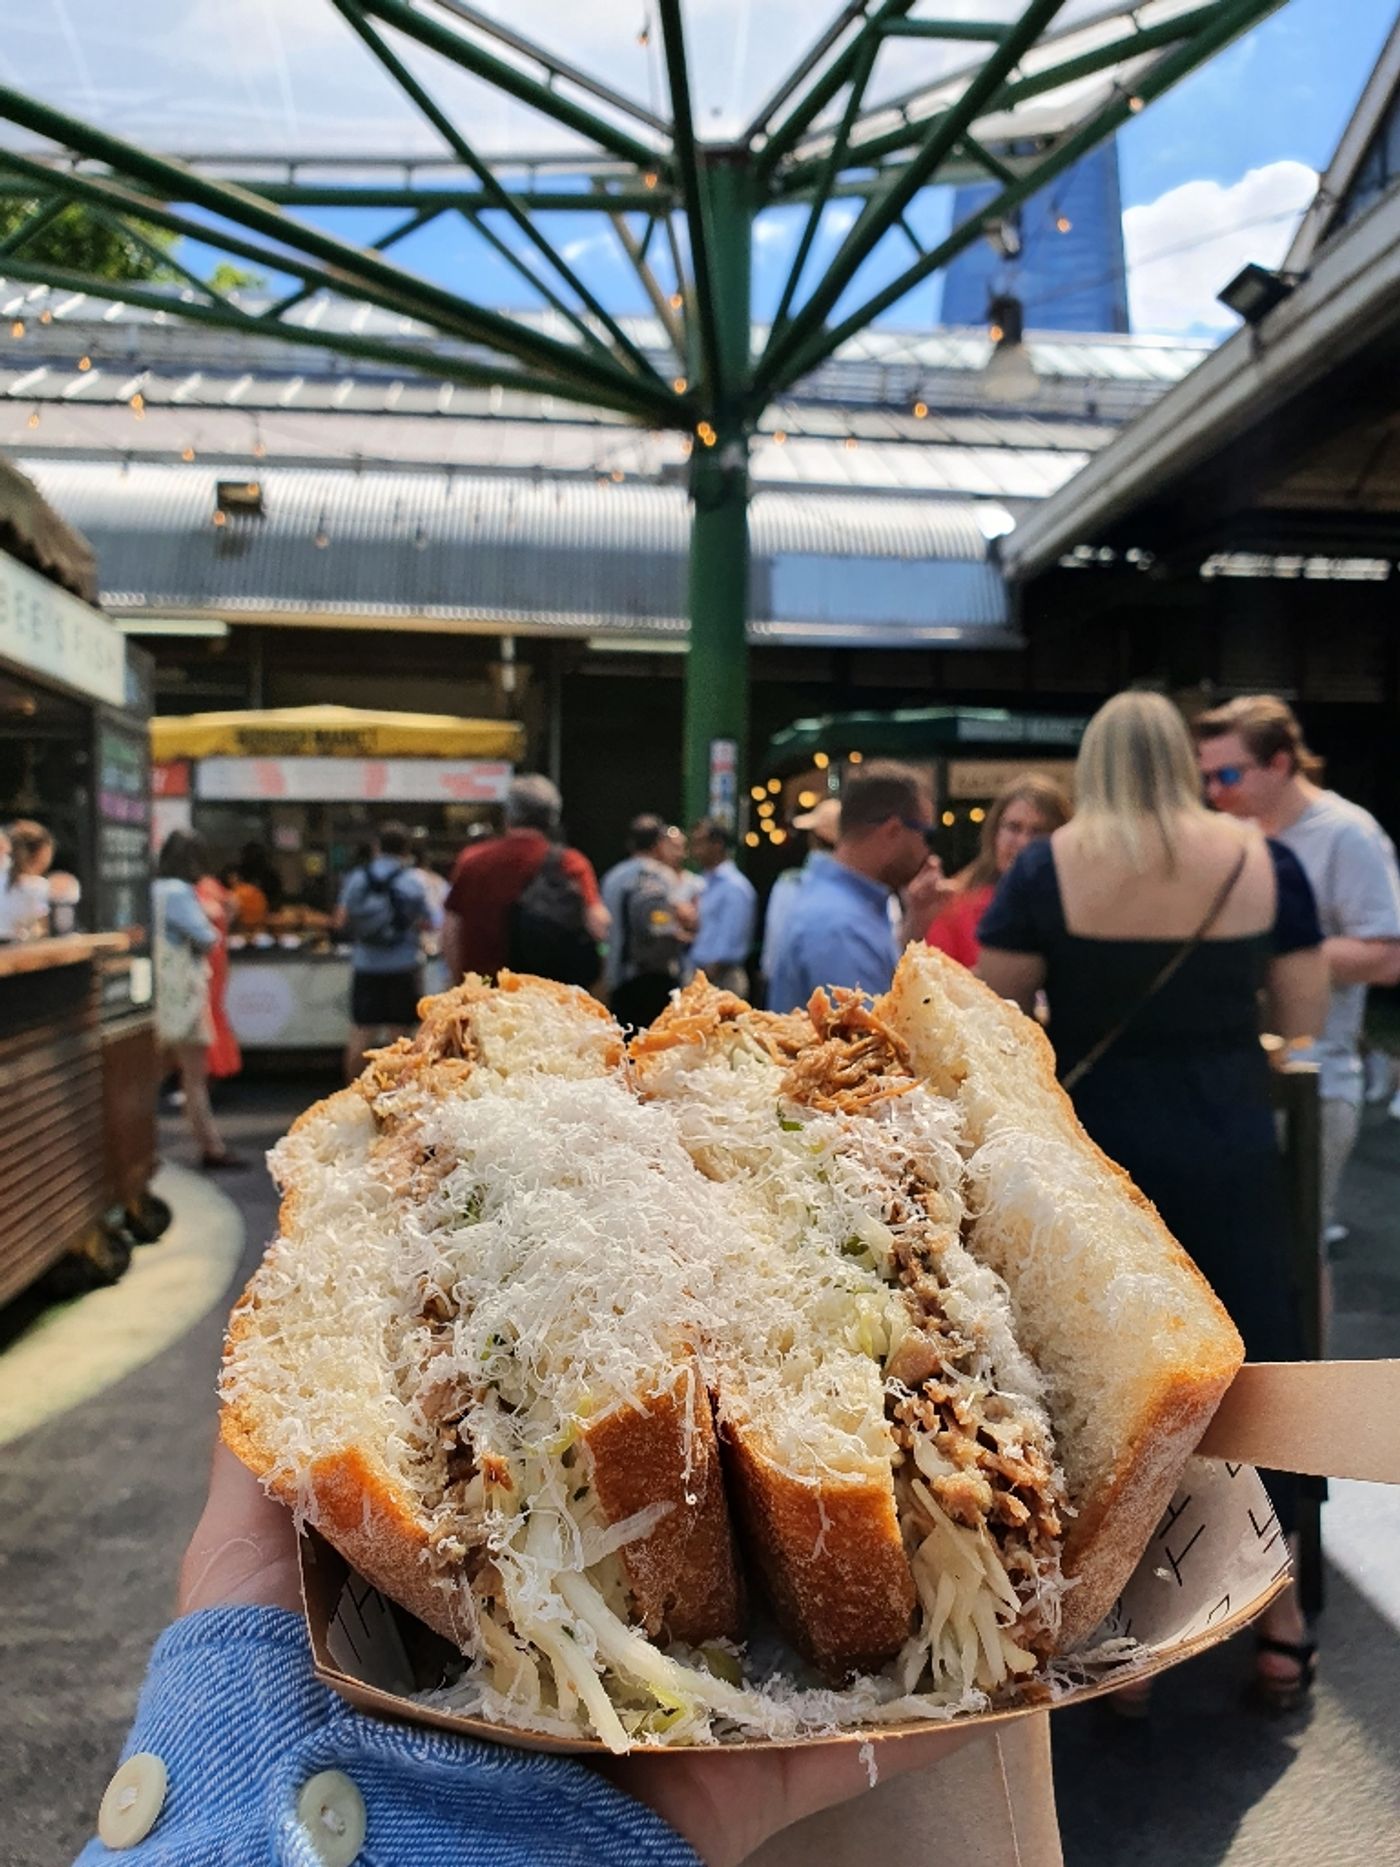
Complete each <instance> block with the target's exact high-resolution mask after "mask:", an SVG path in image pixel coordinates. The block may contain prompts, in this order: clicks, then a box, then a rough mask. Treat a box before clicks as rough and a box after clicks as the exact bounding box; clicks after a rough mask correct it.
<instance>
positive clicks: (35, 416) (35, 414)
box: [24, 408, 39, 428]
mask: <svg viewBox="0 0 1400 1867" xmlns="http://www.w3.org/2000/svg"><path fill="white" fill-rule="evenodd" d="M24 425H25V427H26V428H37V427H38V426H39V411H38V409H37V408H32V409H30V411H29V420H28V421H27V422H26V423H25V424H24Z"/></svg>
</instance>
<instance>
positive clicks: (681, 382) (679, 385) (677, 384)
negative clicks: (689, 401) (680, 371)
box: [671, 376, 690, 395]
mask: <svg viewBox="0 0 1400 1867" xmlns="http://www.w3.org/2000/svg"><path fill="white" fill-rule="evenodd" d="M671 387H672V388H673V389H674V390H675V392H676V394H677V395H684V394H685V392H686V390H687V389H688V388H689V387H690V384H689V383H688V382H687V381H686V379H685V377H684V376H677V377H676V379H675V381H674V382H673V383H672V384H671Z"/></svg>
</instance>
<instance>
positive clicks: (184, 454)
mask: <svg viewBox="0 0 1400 1867" xmlns="http://www.w3.org/2000/svg"><path fill="white" fill-rule="evenodd" d="M180 458H181V460H193V459H194V449H193V448H192V447H182V448H181V449H180Z"/></svg>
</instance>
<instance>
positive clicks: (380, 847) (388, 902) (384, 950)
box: [339, 823, 432, 1082]
mask: <svg viewBox="0 0 1400 1867" xmlns="http://www.w3.org/2000/svg"><path fill="white" fill-rule="evenodd" d="M339 915H340V919H341V921H342V923H343V925H344V927H345V930H346V931H347V932H348V934H349V935H350V938H351V940H352V941H353V942H354V946H353V947H352V949H351V959H350V964H351V969H352V973H351V983H350V1022H351V1029H350V1036H349V1038H348V1040H347V1041H346V1045H345V1077H346V1081H347V1082H349V1081H352V1080H353V1079H354V1078H355V1077H356V1076H358V1075H359V1073H360V1071H361V1069H362V1068H363V1067H364V1060H365V1052H366V1051H367V1050H368V1049H370V1047H371V1046H372V1045H374V1044H376V1043H392V1042H393V1040H394V1039H395V1038H396V1037H407V1036H409V1035H410V1034H411V1033H412V1031H413V1030H414V1028H415V1026H416V1025H417V1023H418V999H419V996H420V995H421V993H422V990H423V953H422V944H421V939H420V936H421V933H422V930H423V928H425V927H426V926H428V924H429V922H430V920H431V918H432V916H431V912H430V910H429V907H428V897H427V895H426V893H425V892H424V889H423V884H422V883H421V882H420V881H419V880H418V878H417V876H415V875H414V873H413V844H412V842H411V840H410V838H409V834H408V831H407V830H406V829H405V828H404V827H403V825H402V824H399V823H386V824H385V825H384V827H383V829H382V830H381V831H380V832H379V837H378V840H377V842H376V844H375V853H374V855H373V856H372V857H371V858H370V860H369V861H368V862H367V863H365V864H364V866H363V867H362V868H358V869H352V870H351V872H350V874H349V875H347V876H346V878H345V886H344V887H343V888H342V889H341V891H340V910H339Z"/></svg>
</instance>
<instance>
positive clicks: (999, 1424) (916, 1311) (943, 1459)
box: [736, 990, 1065, 1656]
mask: <svg viewBox="0 0 1400 1867" xmlns="http://www.w3.org/2000/svg"><path fill="white" fill-rule="evenodd" d="M737 1002H738V1001H736V1003H737ZM749 1015H750V1017H751V1018H753V1019H754V1020H755V1023H757V1022H758V1020H759V1019H761V1018H763V1016H764V1014H753V1013H750V1014H749ZM802 1025H805V1026H806V1027H807V1036H806V1042H805V1043H803V1042H801V1040H800V1030H799V1028H798V1027H800V1026H802ZM755 1035H758V1036H759V1041H760V1042H761V1043H763V1044H764V1047H765V1048H766V1049H768V1050H769V1054H770V1055H773V1056H774V1057H775V1058H776V1057H779V1056H782V1057H784V1058H785V1059H786V1060H787V1061H788V1064H789V1067H788V1069H787V1072H786V1074H785V1076H784V1079H783V1084H782V1094H783V1096H784V1098H785V1099H786V1100H787V1101H788V1102H790V1103H793V1104H796V1105H799V1106H805V1107H808V1108H812V1109H815V1110H819V1111H822V1112H839V1113H842V1114H862V1115H873V1114H875V1113H876V1112H877V1111H878V1109H879V1108H880V1106H881V1105H882V1104H888V1103H890V1102H891V1101H893V1100H894V1099H895V1098H898V1097H901V1096H904V1095H907V1094H908V1093H910V1092H911V1091H913V1090H914V1089H916V1088H918V1087H919V1084H918V1082H917V1079H916V1078H915V1075H914V1071H913V1066H912V1062H911V1060H910V1056H909V1051H908V1049H907V1047H906V1045H905V1044H904V1043H903V1041H902V1040H901V1039H900V1037H899V1036H898V1035H897V1034H896V1033H895V1032H894V1031H892V1030H891V1029H890V1028H889V1026H888V1025H886V1024H885V1023H884V1022H883V1020H882V1019H881V1018H880V1017H879V1016H878V1015H877V1013H876V1012H875V1011H874V1010H873V1009H872V1008H871V1007H870V1006H869V1005H868V1004H867V1003H866V1002H865V1000H864V999H863V998H862V997H861V996H860V994H858V993H855V992H845V991H839V990H838V991H836V992H834V993H832V994H831V995H830V996H828V994H827V993H825V992H821V991H818V992H816V993H814V994H813V997H812V1000H811V1002H810V1004H809V1005H808V1008H807V1014H806V1017H805V1018H803V1017H801V1016H800V1014H799V1015H794V1016H792V1017H789V1018H786V1019H782V1020H775V1021H773V1023H772V1024H767V1025H766V1028H765V1029H764V1031H763V1034H762V1035H760V1034H759V1032H757V1031H756V1032H755ZM765 1038H766V1041H765ZM947 1216H948V1202H947V1199H946V1196H945V1194H944V1193H943V1192H942V1190H941V1189H939V1188H937V1187H934V1186H930V1185H927V1184H924V1183H921V1181H920V1179H919V1177H918V1175H917V1172H916V1171H914V1170H912V1169H911V1171H910V1172H909V1173H908V1175H907V1176H906V1178H905V1182H904V1184H903V1186H902V1187H899V1188H897V1189H894V1188H892V1189H891V1197H890V1200H889V1203H888V1206H887V1210H886V1213H885V1223H886V1224H887V1226H888V1227H889V1230H890V1233H891V1240H892V1242H891V1250H890V1260H891V1262H890V1264H889V1266H888V1267H887V1268H886V1275H887V1276H889V1275H890V1274H891V1273H893V1276H894V1278H897V1280H898V1282H899V1284H900V1285H901V1286H902V1288H903V1289H904V1291H905V1293H906V1302H907V1306H908V1314H909V1321H910V1325H911V1327H910V1332H909V1333H908V1334H906V1335H905V1336H903V1337H902V1338H901V1339H900V1340H899V1341H898V1342H897V1343H895V1344H894V1346H893V1348H892V1349H891V1352H890V1354H889V1356H888V1357H887V1359H886V1363H885V1376H886V1417H887V1419H888V1420H889V1423H890V1428H891V1431H892V1433H893V1436H894V1440H895V1444H896V1446H897V1448H898V1450H899V1455H900V1463H899V1465H898V1466H897V1467H896V1473H895V1487H896V1495H897V1496H898V1499H899V1507H900V1523H901V1527H902V1529H903V1532H904V1539H905V1545H906V1548H907V1549H908V1550H909V1552H910V1554H911V1557H915V1556H916V1555H917V1553H918V1551H919V1549H920V1548H921V1546H923V1545H924V1544H925V1542H926V1540H927V1539H929V1538H930V1537H931V1536H932V1535H933V1533H934V1532H935V1531H936V1529H937V1528H938V1527H939V1526H938V1522H937V1518H938V1514H939V1513H940V1512H941V1513H943V1514H945V1515H946V1516H947V1517H948V1518H950V1519H951V1520H952V1522H953V1523H955V1524H960V1525H963V1526H964V1527H965V1528H967V1529H970V1530H973V1531H975V1532H978V1533H985V1534H986V1535H987V1536H989V1537H990V1539H991V1541H992V1543H993V1544H994V1546H995V1548H996V1551H997V1554H998V1556H999V1557H1000V1560H1001V1564H1002V1566H1003V1567H1004V1569H1005V1571H1006V1574H1007V1576H1008V1577H1009V1579H1010V1581H1011V1584H1012V1586H1013V1588H1014V1589H1015V1592H1016V1596H1017V1599H1018V1601H1019V1603H1020V1605H1021V1612H1020V1615H1019V1617H1018V1620H1017V1623H1016V1625H1015V1627H1014V1629H1013V1630H1012V1631H1013V1632H1014V1634H1015V1635H1016V1636H1017V1637H1019V1638H1020V1639H1021V1640H1023V1641H1024V1642H1025V1643H1026V1645H1028V1646H1029V1647H1030V1648H1031V1649H1032V1651H1034V1652H1037V1653H1039V1654H1041V1655H1042V1656H1044V1655H1047V1654H1048V1653H1049V1652H1050V1651H1051V1650H1052V1648H1053V1645H1054V1638H1055V1633H1056V1629H1057V1623H1058V1611H1057V1610H1058V1599H1057V1594H1056V1593H1055V1592H1053V1591H1052V1592H1050V1593H1049V1594H1048V1595H1047V1591H1046V1589H1045V1588H1044V1583H1045V1581H1046V1580H1047V1579H1048V1578H1051V1577H1053V1576H1054V1575H1055V1574H1056V1573H1057V1571H1058V1566H1059V1547H1060V1542H1061V1538H1062V1534H1063V1524H1062V1514H1063V1511H1064V1508H1065V1505H1064V1493H1063V1481H1062V1480H1061V1478H1060V1476H1059V1474H1058V1473H1057V1471H1056V1468H1055V1457H1054V1450H1053V1446H1052V1444H1051V1441H1050V1435H1049V1432H1048V1428H1047V1423H1046V1422H1045V1419H1044V1416H1043V1414H1042V1413H1041V1411H1040V1409H1039V1408H1036V1407H1033V1406H1030V1405H1027V1404H1026V1403H1025V1402H1024V1401H1023V1400H1022V1399H1020V1398H1019V1397H1017V1396H1016V1395H1013V1394H1008V1393H1005V1392H1002V1391H998V1390H997V1389H995V1388H993V1387H991V1386H990V1385H989V1383H988V1380H987V1347H988V1345H987V1343H986V1342H985V1341H980V1340H978V1339H977V1334H976V1332H975V1327H974V1325H973V1324H972V1321H971V1319H968V1320H967V1321H965V1322H964V1321H959V1320H954V1315H955V1313H956V1312H957V1311H958V1310H959V1308H960V1307H961V1306H960V1305H959V1304H958V1301H957V1290H956V1281H955V1277H956V1271H957V1269H958V1268H959V1267H958V1266H957V1265H956V1264H955V1263H953V1262H951V1260H952V1257H953V1254H955V1253H956V1254H958V1255H959V1256H961V1257H965V1253H964V1252H963V1248H962V1246H961V1244H960V1243H959V1242H958V1241H957V1240H956V1239H955V1238H954V1237H953V1236H952V1235H951V1233H950V1230H949V1227H948V1225H947ZM931 1506H936V1507H937V1510H934V1509H933V1508H931ZM932 1553H933V1552H930V1554H931V1555H932ZM915 1572H916V1578H917V1576H918V1564H917V1562H916V1565H915Z"/></svg>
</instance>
